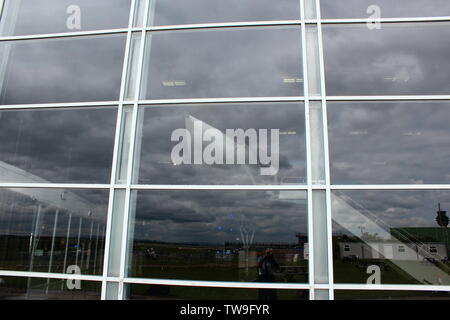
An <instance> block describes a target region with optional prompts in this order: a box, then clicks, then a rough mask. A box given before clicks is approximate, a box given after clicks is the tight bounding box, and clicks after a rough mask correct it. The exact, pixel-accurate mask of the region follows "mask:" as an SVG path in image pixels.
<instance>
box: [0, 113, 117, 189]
mask: <svg viewBox="0 0 450 320" xmlns="http://www.w3.org/2000/svg"><path fill="white" fill-rule="evenodd" d="M116 119H117V110H116V108H113V107H105V108H103V107H102V108H84V109H83V108H69V109H46V110H43V109H41V110H39V109H35V110H15V111H13V110H10V111H0V139H1V141H2V143H1V144H0V161H2V162H5V163H7V164H9V165H12V166H14V167H17V168H19V169H22V170H25V171H27V172H29V173H31V174H33V175H35V176H38V177H40V178H42V179H44V180H46V181H50V182H64V183H109V181H110V178H111V163H112V154H113V147H114V135H115V124H116ZM5 182H17V181H14V180H13V181H5ZM21 182H24V181H21Z"/></svg>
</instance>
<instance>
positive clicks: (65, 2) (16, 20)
mask: <svg viewBox="0 0 450 320" xmlns="http://www.w3.org/2000/svg"><path fill="white" fill-rule="evenodd" d="M10 2H15V1H10ZM130 4H131V0H95V1H92V0H56V1H55V0H21V1H20V4H18V5H17V4H13V5H10V6H9V7H8V8H9V10H10V12H8V13H10V14H9V15H6V19H2V26H3V28H4V29H3V30H4V31H3V32H4V33H5V34H4V35H7V36H10V35H26V34H41V33H42V34H43V33H60V32H71V31H89V30H101V29H115V28H127V27H128V20H129V14H130ZM74 5H76V6H79V8H80V21H81V29H79V30H71V29H68V28H67V23H66V22H67V20H68V18H69V17H70V14H68V13H67V8H69V7H70V6H74ZM8 30H9V31H10V32H6V31H8Z"/></svg>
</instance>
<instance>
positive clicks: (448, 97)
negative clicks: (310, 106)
mask: <svg viewBox="0 0 450 320" xmlns="http://www.w3.org/2000/svg"><path fill="white" fill-rule="evenodd" d="M326 100H327V101H421V100H450V95H398V96H327V97H326Z"/></svg>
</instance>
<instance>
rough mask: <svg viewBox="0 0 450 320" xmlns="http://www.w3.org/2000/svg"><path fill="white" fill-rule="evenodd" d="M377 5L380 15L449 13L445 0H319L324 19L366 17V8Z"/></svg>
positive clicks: (414, 15)
mask: <svg viewBox="0 0 450 320" xmlns="http://www.w3.org/2000/svg"><path fill="white" fill-rule="evenodd" d="M371 5H377V6H379V7H380V9H381V17H384V18H391V17H433V16H438V17H441V16H447V15H450V3H449V2H448V1H447V0H339V1H336V0H321V1H320V6H321V10H322V17H323V18H325V19H336V18H337V19H339V18H341V19H342V18H348V19H350V18H366V17H369V16H370V14H367V8H368V7H369V6H371Z"/></svg>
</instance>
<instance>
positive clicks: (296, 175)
mask: <svg viewBox="0 0 450 320" xmlns="http://www.w3.org/2000/svg"><path fill="white" fill-rule="evenodd" d="M186 115H191V116H193V117H195V118H197V119H200V120H201V121H203V122H204V123H206V124H208V125H210V126H212V127H214V128H217V129H219V130H221V132H225V130H226V129H238V128H240V129H244V130H247V129H250V128H254V129H269V130H270V129H279V130H280V132H281V133H282V134H281V135H280V152H279V155H280V169H279V171H278V174H277V176H261V175H260V172H259V166H257V165H253V166H251V165H245V166H241V165H239V166H238V165H225V164H224V165H211V166H208V165H179V166H174V165H173V164H172V162H171V151H172V148H173V147H174V146H175V144H176V143H175V142H171V141H170V138H171V134H172V132H173V131H174V130H176V129H178V128H184V127H185V117H186ZM141 117H142V121H143V124H144V125H143V134H142V142H141V144H140V152H141V156H140V164H139V168H140V173H139V183H142V184H147V183H151V184H270V183H271V184H286V183H297V184H303V183H305V180H306V179H305V176H306V172H305V161H306V160H305V159H306V157H305V153H306V150H305V149H306V147H305V144H306V142H305V124H304V122H305V121H304V109H303V104H299V103H279V104H274V103H265V104H264V103H258V104H218V105H197V106H195V105H193V106H187V105H186V106H181V107H175V106H170V107H167V106H162V107H156V106H151V107H144V109H143V110H142V112H141ZM285 133H290V134H285Z"/></svg>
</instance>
